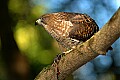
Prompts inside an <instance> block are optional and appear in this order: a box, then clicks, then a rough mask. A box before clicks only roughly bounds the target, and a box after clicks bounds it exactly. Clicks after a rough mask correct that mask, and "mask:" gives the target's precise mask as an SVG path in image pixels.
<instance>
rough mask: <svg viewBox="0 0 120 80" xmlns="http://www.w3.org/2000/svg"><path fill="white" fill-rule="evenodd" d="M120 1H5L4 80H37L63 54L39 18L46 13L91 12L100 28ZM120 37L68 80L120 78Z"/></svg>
mask: <svg viewBox="0 0 120 80" xmlns="http://www.w3.org/2000/svg"><path fill="white" fill-rule="evenodd" d="M119 6H120V0H1V2H0V80H33V79H34V78H35V77H36V76H37V74H38V73H39V72H40V71H41V70H42V69H43V67H46V66H48V65H50V64H51V63H52V62H53V59H54V58H55V56H56V55H57V54H59V53H60V50H59V47H58V44H57V42H56V41H55V40H54V39H53V38H52V37H51V36H50V35H49V34H48V33H47V32H46V31H45V30H44V29H43V28H42V27H40V26H35V25H34V23H35V21H36V20H37V19H38V18H39V17H40V16H41V15H43V14H45V13H52V12H60V11H65V12H77V13H86V14H88V15H90V16H91V17H92V18H93V19H94V20H95V21H96V23H97V24H98V26H99V27H100V28H102V26H103V25H104V24H105V23H106V22H107V21H108V20H109V19H110V18H111V17H112V15H113V14H114V13H115V12H116V10H117V9H118V8H119ZM119 46H120V39H118V40H117V41H116V42H115V43H114V44H113V45H112V47H113V48H114V49H113V50H112V51H109V52H108V53H107V55H106V56H103V55H100V56H98V57H97V58H95V59H94V60H92V61H90V62H88V63H86V64H85V65H83V66H82V67H80V68H79V69H78V70H76V71H75V72H74V73H73V74H72V76H70V77H69V78H68V79H66V80H120V47H119Z"/></svg>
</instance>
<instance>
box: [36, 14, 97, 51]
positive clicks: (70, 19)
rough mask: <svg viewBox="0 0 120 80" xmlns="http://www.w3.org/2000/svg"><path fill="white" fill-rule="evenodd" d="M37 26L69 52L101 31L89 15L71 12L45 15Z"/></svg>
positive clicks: (38, 21) (37, 22)
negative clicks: (42, 28)
mask: <svg viewBox="0 0 120 80" xmlns="http://www.w3.org/2000/svg"><path fill="white" fill-rule="evenodd" d="M35 24H36V25H41V26H43V27H44V28H45V30H46V31H47V32H48V33H49V34H50V35H51V36H52V37H53V38H55V39H56V40H57V42H58V43H59V44H60V45H61V46H62V47H63V48H65V49H67V50H68V49H72V47H74V46H76V45H77V44H79V43H81V42H85V41H86V40H88V39H89V38H90V37H92V36H93V35H94V34H95V33H96V32H98V30H99V27H98V25H97V24H96V22H95V21H94V20H93V19H92V18H91V17H90V16H88V15H87V14H81V13H71V12H57V13H50V14H45V15H42V16H41V17H40V18H39V19H38V20H36V22H35Z"/></svg>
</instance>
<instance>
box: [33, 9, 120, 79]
mask: <svg viewBox="0 0 120 80" xmlns="http://www.w3.org/2000/svg"><path fill="white" fill-rule="evenodd" d="M119 36H120V8H119V9H118V11H117V12H116V13H115V14H114V15H113V17H112V18H111V19H110V20H109V21H108V23H106V24H105V25H104V27H103V28H102V29H101V30H100V31H98V32H97V33H96V34H95V35H94V36H92V37H91V38H90V39H89V40H87V41H86V42H85V43H83V44H79V45H78V46H76V47H75V48H74V49H73V50H71V51H70V52H68V54H67V55H65V56H63V57H62V58H61V59H60V60H59V61H57V62H54V63H53V64H52V65H51V66H50V67H47V68H46V69H44V70H42V71H41V72H40V73H39V74H38V76H37V77H36V78H35V80H63V79H64V78H65V77H66V76H68V75H69V74H70V73H72V72H73V71H75V70H76V69H77V68H79V67H80V66H82V65H83V64H85V63H87V62H89V61H90V60H92V59H93V58H95V57H96V56H98V55H99V54H106V51H107V49H108V47H110V46H111V44H112V43H113V42H115V40H117V39H118V38H119Z"/></svg>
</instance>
